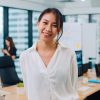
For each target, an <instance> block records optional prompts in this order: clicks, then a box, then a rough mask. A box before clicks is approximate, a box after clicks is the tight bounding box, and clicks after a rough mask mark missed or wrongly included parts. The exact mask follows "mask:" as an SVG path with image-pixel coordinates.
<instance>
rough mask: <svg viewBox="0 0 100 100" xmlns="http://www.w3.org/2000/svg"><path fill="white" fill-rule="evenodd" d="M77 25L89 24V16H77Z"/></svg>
mask: <svg viewBox="0 0 100 100" xmlns="http://www.w3.org/2000/svg"><path fill="white" fill-rule="evenodd" d="M77 20H78V23H81V24H82V23H88V22H89V15H78V19H77Z"/></svg>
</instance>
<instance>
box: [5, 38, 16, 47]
mask: <svg viewBox="0 0 100 100" xmlns="http://www.w3.org/2000/svg"><path fill="white" fill-rule="evenodd" d="M6 40H7V41H9V42H10V48H13V47H14V48H15V44H14V42H13V39H12V37H7V38H6Z"/></svg>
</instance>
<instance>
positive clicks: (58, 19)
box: [38, 8, 63, 42]
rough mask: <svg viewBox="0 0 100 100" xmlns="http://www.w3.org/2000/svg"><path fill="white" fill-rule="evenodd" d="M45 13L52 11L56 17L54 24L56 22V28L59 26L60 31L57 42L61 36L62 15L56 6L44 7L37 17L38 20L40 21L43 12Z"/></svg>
mask: <svg viewBox="0 0 100 100" xmlns="http://www.w3.org/2000/svg"><path fill="white" fill-rule="evenodd" d="M47 13H53V14H54V15H55V17H56V24H57V29H58V28H59V27H60V29H61V31H60V33H59V34H58V35H57V42H58V40H59V39H60V37H61V36H62V34H63V15H62V14H61V12H60V11H59V10H58V9H56V8H47V9H45V10H44V11H43V12H42V13H41V14H40V16H39V19H38V22H40V21H41V19H42V17H43V15H44V14H47ZM59 25H60V26H59Z"/></svg>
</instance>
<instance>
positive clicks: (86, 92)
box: [78, 77, 100, 100]
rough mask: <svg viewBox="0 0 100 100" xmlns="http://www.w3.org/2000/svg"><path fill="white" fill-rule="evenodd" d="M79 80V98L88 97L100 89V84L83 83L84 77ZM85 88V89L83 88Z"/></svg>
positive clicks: (82, 99) (81, 99)
mask: <svg viewBox="0 0 100 100" xmlns="http://www.w3.org/2000/svg"><path fill="white" fill-rule="evenodd" d="M78 82H79V85H80V86H79V88H78V94H79V98H80V99H79V100H84V99H85V98H86V97H88V96H90V95H92V94H94V93H96V92H98V91H100V84H96V83H89V82H88V83H82V77H81V80H79V81H78ZM82 88H83V89H82Z"/></svg>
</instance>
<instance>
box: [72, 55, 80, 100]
mask: <svg viewBox="0 0 100 100" xmlns="http://www.w3.org/2000/svg"><path fill="white" fill-rule="evenodd" d="M71 83H72V88H73V93H74V94H75V95H74V100H78V98H79V97H78V93H77V91H78V67H77V61H76V55H75V53H74V55H73V56H72V59H71Z"/></svg>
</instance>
